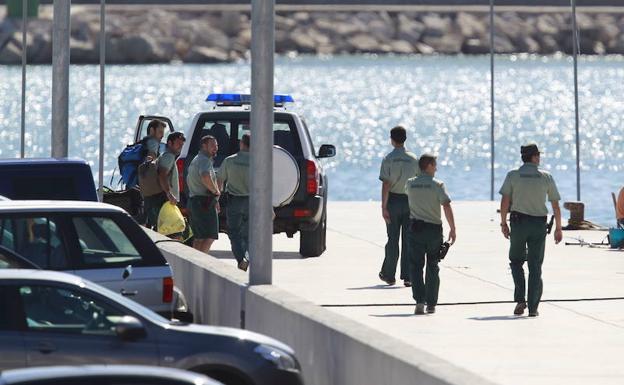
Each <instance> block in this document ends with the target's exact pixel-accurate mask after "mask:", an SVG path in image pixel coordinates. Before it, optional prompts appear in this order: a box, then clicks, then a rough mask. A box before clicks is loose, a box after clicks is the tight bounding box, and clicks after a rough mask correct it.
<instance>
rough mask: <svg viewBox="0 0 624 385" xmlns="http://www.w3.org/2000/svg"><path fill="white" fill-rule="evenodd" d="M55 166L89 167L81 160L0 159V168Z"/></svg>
mask: <svg viewBox="0 0 624 385" xmlns="http://www.w3.org/2000/svg"><path fill="white" fill-rule="evenodd" d="M33 163H34V164H38V165H43V164H53V165H61V164H62V165H66V164H81V165H83V164H84V165H88V163H87V162H86V161H85V160H84V159H80V158H9V159H0V166H3V165H7V164H10V165H22V164H33Z"/></svg>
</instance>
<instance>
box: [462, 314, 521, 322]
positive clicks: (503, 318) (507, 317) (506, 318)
mask: <svg viewBox="0 0 624 385" xmlns="http://www.w3.org/2000/svg"><path fill="white" fill-rule="evenodd" d="M468 319H471V320H473V321H517V320H526V319H528V317H523V316H518V315H494V316H490V317H470V318H468Z"/></svg>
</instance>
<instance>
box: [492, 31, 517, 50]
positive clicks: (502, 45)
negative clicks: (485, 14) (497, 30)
mask: <svg viewBox="0 0 624 385" xmlns="http://www.w3.org/2000/svg"><path fill="white" fill-rule="evenodd" d="M494 52H496V53H514V52H516V49H515V47H514V45H513V44H512V42H511V40H509V38H507V36H504V35H499V34H496V35H494Z"/></svg>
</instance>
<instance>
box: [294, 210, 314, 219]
mask: <svg viewBox="0 0 624 385" xmlns="http://www.w3.org/2000/svg"><path fill="white" fill-rule="evenodd" d="M293 215H294V216H295V218H303V217H311V216H312V210H308V209H295V211H294V212H293Z"/></svg>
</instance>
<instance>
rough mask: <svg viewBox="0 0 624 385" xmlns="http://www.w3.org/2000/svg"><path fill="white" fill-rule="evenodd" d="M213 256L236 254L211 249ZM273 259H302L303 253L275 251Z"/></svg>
mask: <svg viewBox="0 0 624 385" xmlns="http://www.w3.org/2000/svg"><path fill="white" fill-rule="evenodd" d="M208 254H210V255H211V256H213V257H215V258H218V259H234V254H232V252H231V251H228V250H210V253H208ZM273 259H302V257H301V254H299V253H297V252H292V251H274V252H273Z"/></svg>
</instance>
